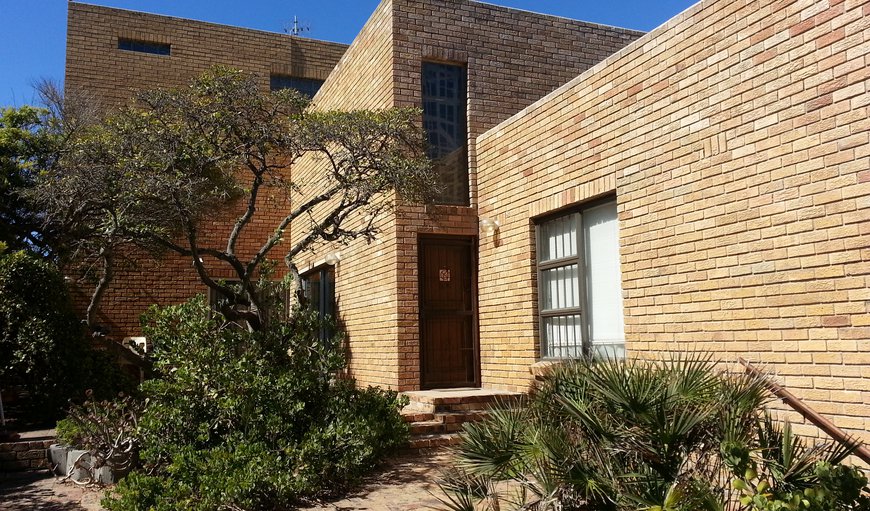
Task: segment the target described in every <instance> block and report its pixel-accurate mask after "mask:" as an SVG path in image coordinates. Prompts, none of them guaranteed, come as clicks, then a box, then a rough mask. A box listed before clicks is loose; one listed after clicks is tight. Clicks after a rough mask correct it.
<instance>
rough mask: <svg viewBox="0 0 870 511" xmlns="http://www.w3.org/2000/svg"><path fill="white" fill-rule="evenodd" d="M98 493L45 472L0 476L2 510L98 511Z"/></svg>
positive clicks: (99, 492) (100, 495)
mask: <svg viewBox="0 0 870 511" xmlns="http://www.w3.org/2000/svg"><path fill="white" fill-rule="evenodd" d="M102 496H103V494H102V491H100V490H99V489H91V488H84V487H82V486H79V485H77V484H75V483H72V482H69V481H66V482H64V481H61V480H60V479H57V478H55V477H54V476H52V475H51V474H49V473H48V471H39V472H30V473H22V474H15V475H6V476H3V479H0V510H2V511H101V510H102V509H103V507H102V506H100V499H101V498H102Z"/></svg>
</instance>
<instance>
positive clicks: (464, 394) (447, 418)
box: [402, 389, 522, 450]
mask: <svg viewBox="0 0 870 511" xmlns="http://www.w3.org/2000/svg"><path fill="white" fill-rule="evenodd" d="M404 394H405V395H406V396H408V399H409V401H410V402H409V404H408V406H406V407H405V408H404V409H402V418H403V419H404V420H405V422H407V423H408V427H409V428H410V433H411V439H410V441H409V442H408V447H409V448H410V449H416V450H419V449H430V448H438V447H445V446H450V445H455V444H457V443H458V442H459V441H460V437H459V432H461V431H462V428H463V425H464V424H466V423H468V422H476V421H480V420H483V419H484V418H486V417H487V415H488V414H489V409H490V408H491V407H492V406H494V405H500V404H512V403H515V402H517V401H519V399H521V398H522V394H519V393H516V392H507V391H500V390H486V389H445V390H424V391H410V392H405V393H404Z"/></svg>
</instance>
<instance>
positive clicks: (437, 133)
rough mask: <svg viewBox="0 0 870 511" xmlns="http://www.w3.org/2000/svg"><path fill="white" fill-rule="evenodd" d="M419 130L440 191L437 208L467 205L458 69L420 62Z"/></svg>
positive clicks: (462, 88) (461, 72)
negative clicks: (420, 112) (421, 117)
mask: <svg viewBox="0 0 870 511" xmlns="http://www.w3.org/2000/svg"><path fill="white" fill-rule="evenodd" d="M422 77H423V128H424V129H425V130H426V135H427V137H428V141H429V157H430V158H432V159H433V160H435V169H436V171H437V172H438V175H439V176H440V178H441V185H442V186H443V187H444V191H443V192H442V194H441V196H440V197H439V198H438V199H437V201H438V202H439V203H441V204H456V205H468V203H469V198H468V134H467V128H466V115H465V114H466V112H465V97H466V87H467V83H466V81H467V80H466V72H465V68H464V67H462V66H455V65H450V64H440V63H435V62H424V63H423V70H422Z"/></svg>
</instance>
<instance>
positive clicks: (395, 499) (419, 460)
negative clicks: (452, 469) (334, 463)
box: [304, 450, 450, 511]
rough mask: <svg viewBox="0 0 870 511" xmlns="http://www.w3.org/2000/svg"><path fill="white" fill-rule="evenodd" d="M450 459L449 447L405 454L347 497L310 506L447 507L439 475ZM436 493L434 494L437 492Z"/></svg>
mask: <svg viewBox="0 0 870 511" xmlns="http://www.w3.org/2000/svg"><path fill="white" fill-rule="evenodd" d="M449 462H450V456H449V454H448V453H447V452H446V451H443V450H442V451H432V452H419V453H412V454H404V455H401V456H398V457H396V458H393V459H391V460H389V461H388V462H387V463H386V464H385V466H383V467H381V468H379V469H378V470H377V471H376V472H375V473H374V474H372V475H370V476H367V477H366V478H364V479H363V481H362V482H361V484H360V485H359V486H357V487H355V488H353V489H352V490H351V491H350V492H348V493H347V494H345V495H344V496H343V497H341V498H339V499H335V500H327V501H324V502H320V503H319V504H316V505H313V506H312V507H309V508H304V509H309V510H312V511H313V510H335V511H360V510H378V511H381V510H383V511H408V510H423V509H426V510H431V509H441V508H443V505H442V503H441V502H440V501H439V500H438V499H437V498H436V497H435V495H438V494H440V491H439V489H438V485H437V479H438V477H439V475H440V472H441V470H442V469H444V468H445V467H446V466H447V465H448V464H449ZM433 494H434V495H433Z"/></svg>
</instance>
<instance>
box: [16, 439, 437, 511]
mask: <svg viewBox="0 0 870 511" xmlns="http://www.w3.org/2000/svg"><path fill="white" fill-rule="evenodd" d="M448 463H449V454H448V453H447V452H445V451H435V452H428V453H413V454H404V455H401V456H398V457H396V458H394V459H392V460H390V461H389V462H388V463H387V464H386V466H385V467H384V468H383V469H381V470H378V471H377V472H376V473H375V474H374V475H372V476H370V477H368V478H366V479H365V480H364V481H363V483H362V484H361V485H360V486H359V487H358V488H356V489H355V490H354V491H352V492H351V493H350V494H349V495H348V496H346V497H344V498H342V499H340V500H336V501H334V502H323V503H319V504H316V505H312V506H309V507H306V508H304V509H306V510H309V511H339V510H340V511H363V510H372V511H413V510H424V509H441V508H443V506H442V505H441V503H440V501H439V500H438V499H437V498H436V497H435V495H437V494H438V493H439V490H438V484H437V482H436V481H437V479H438V475H439V472H440V470H441V469H442V468H443V467H445V466H446V465H447V464H448ZM101 497H102V491H100V490H99V489H92V488H83V487H81V486H78V485H76V484H74V483H72V482H69V481H66V482H64V481H61V480H59V479H56V478H55V477H53V476H51V475H50V474H49V473H48V472H46V471H42V472H34V473H27V474H20V475H15V476H5V478H4V479H0V510H2V511H36V510H38V511H102V510H103V508H102V507H101V506H100V498H101Z"/></svg>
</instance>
